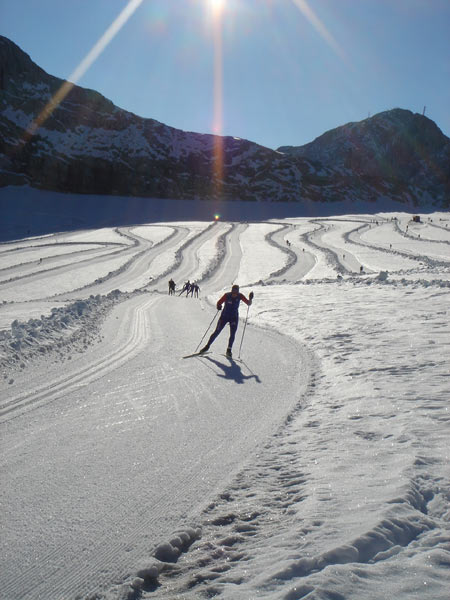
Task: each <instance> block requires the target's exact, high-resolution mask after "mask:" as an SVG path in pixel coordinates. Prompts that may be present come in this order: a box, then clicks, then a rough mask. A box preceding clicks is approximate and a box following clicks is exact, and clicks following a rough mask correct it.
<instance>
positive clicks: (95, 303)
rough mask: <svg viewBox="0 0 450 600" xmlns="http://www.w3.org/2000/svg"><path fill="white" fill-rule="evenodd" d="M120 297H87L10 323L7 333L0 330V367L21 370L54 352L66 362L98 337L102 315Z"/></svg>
mask: <svg viewBox="0 0 450 600" xmlns="http://www.w3.org/2000/svg"><path fill="white" fill-rule="evenodd" d="M124 297H128V295H126V296H125V295H124V294H122V293H121V292H119V291H118V290H114V291H112V292H111V293H109V294H108V295H107V296H99V295H98V296H90V297H89V298H87V299H86V300H77V301H75V302H73V303H72V304H69V305H68V306H64V307H58V308H53V309H52V310H51V314H50V316H44V315H42V316H41V318H40V319H29V320H28V321H27V322H22V321H18V320H15V321H13V323H12V324H11V329H10V331H0V368H2V369H6V368H8V369H10V368H11V367H17V366H19V367H20V368H24V367H25V364H26V363H27V362H29V361H31V360H33V359H35V358H36V357H38V356H44V355H47V354H49V353H50V352H54V351H56V352H57V354H58V355H59V357H60V358H61V359H64V358H67V359H70V354H71V353H72V352H74V351H75V352H77V351H83V350H86V349H87V347H88V346H89V345H90V344H92V343H93V341H94V340H95V339H96V337H97V336H98V332H99V327H100V324H101V322H102V319H103V318H104V317H105V315H106V313H107V312H108V311H109V310H110V308H111V307H112V306H113V305H114V304H116V303H117V302H119V301H120V300H122V299H123V298H124Z"/></svg>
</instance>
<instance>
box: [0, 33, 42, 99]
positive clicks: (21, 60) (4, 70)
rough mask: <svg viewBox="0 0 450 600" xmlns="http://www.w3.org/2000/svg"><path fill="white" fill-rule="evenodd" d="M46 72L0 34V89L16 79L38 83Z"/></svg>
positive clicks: (4, 88)
mask: <svg viewBox="0 0 450 600" xmlns="http://www.w3.org/2000/svg"><path fill="white" fill-rule="evenodd" d="M46 76H47V73H46V72H45V71H44V70H43V69H41V68H40V67H38V65H37V64H36V63H34V62H33V61H32V60H31V58H30V57H29V56H28V54H26V53H25V52H24V51H23V50H21V49H20V48H19V46H17V45H16V44H14V42H12V41H11V40H9V39H8V38H6V37H4V36H0V90H6V89H8V87H9V86H10V85H11V84H13V83H14V82H16V81H17V80H22V81H26V82H28V83H29V84H32V83H40V82H41V81H42V80H43V79H45V77H46Z"/></svg>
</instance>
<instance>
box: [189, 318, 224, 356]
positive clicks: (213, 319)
mask: <svg viewBox="0 0 450 600" xmlns="http://www.w3.org/2000/svg"><path fill="white" fill-rule="evenodd" d="M219 312H220V311H217V312H216V314H215V315H214V317H213V318H212V321H211V323H210V324H209V325H208V329H207V330H206V331H205V333H204V334H203V337H202V339H201V340H200V341H199V343H198V346H197V348H196V349H195V352H197V350H198V349H199V348H200V346H201V345H202V342H203V340H204V338H205V335H206V334H207V333H208V331H209V329H210V327H211V325H212V324H213V323H214V321H215V320H216V317H217V315H218V314H219Z"/></svg>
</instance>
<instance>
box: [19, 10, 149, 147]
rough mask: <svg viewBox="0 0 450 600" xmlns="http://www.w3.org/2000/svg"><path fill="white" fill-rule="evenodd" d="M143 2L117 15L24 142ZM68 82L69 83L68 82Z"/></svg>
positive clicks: (30, 127) (47, 106)
mask: <svg viewBox="0 0 450 600" xmlns="http://www.w3.org/2000/svg"><path fill="white" fill-rule="evenodd" d="M142 2H143V0H130V1H129V2H128V4H127V5H126V6H125V8H124V9H123V10H122V12H121V13H120V14H119V15H118V17H117V18H116V19H115V20H114V21H113V22H112V23H111V25H110V26H109V27H108V29H107V30H106V31H105V33H104V34H103V35H102V36H101V38H100V39H99V40H98V41H97V42H96V43H95V44H94V46H93V47H92V49H91V50H90V51H89V52H88V54H87V55H86V56H85V57H84V58H83V60H82V61H81V63H80V64H79V65H78V67H77V68H76V69H75V71H73V73H71V75H69V77H68V80H67V81H65V82H64V83H63V84H62V86H61V87H60V88H59V90H58V91H57V92H56V93H55V94H54V96H53V97H52V98H51V99H50V100H49V101H48V102H47V104H46V105H45V106H44V108H43V110H42V111H41V113H40V114H39V115H38V116H37V117H36V119H34V121H32V122H31V124H30V125H29V127H28V129H27V132H26V135H25V138H26V139H25V141H27V140H28V139H30V137H32V136H33V135H34V134H35V133H36V131H37V129H39V127H42V125H43V124H44V123H45V121H46V120H47V119H48V118H49V117H50V115H51V114H52V113H53V111H54V110H55V109H56V108H58V106H59V105H60V104H61V102H62V101H63V100H64V98H65V97H66V96H67V94H68V93H69V92H70V90H71V89H72V88H73V87H74V85H76V83H77V82H78V81H79V80H80V79H81V77H82V76H83V75H84V74H85V73H86V71H87V70H88V69H89V67H90V66H91V65H92V64H93V63H94V62H95V61H96V60H97V58H98V57H99V56H100V54H101V53H102V52H103V50H104V49H105V48H106V47H107V46H108V44H109V43H110V42H111V40H113V39H114V37H115V36H116V35H117V33H118V32H119V31H120V30H121V29H122V27H123V26H124V25H125V23H126V22H127V21H128V19H129V18H130V17H131V15H132V14H133V13H134V12H135V11H136V9H137V8H138V7H139V6H140V5H141V4H142ZM69 80H70V81H69Z"/></svg>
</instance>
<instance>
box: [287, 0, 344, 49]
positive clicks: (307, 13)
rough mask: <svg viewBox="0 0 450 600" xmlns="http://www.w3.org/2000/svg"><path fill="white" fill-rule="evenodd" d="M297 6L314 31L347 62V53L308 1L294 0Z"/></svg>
mask: <svg viewBox="0 0 450 600" xmlns="http://www.w3.org/2000/svg"><path fill="white" fill-rule="evenodd" d="M292 2H293V3H294V4H295V6H296V7H297V8H298V9H299V11H300V12H301V13H302V15H303V16H304V17H305V18H306V19H308V21H309V22H310V23H311V25H312V26H313V27H314V29H315V30H316V31H317V32H318V33H319V34H320V35H321V36H322V38H323V39H324V40H325V42H326V43H327V44H328V45H329V46H330V47H331V48H332V49H333V50H334V51H335V52H336V54H337V55H338V56H340V58H342V60H345V58H346V57H345V53H344V51H343V49H342V48H341V47H340V46H339V44H338V43H337V41H336V40H335V39H334V37H333V36H332V35H331V33H330V32H329V31H328V29H327V28H326V27H325V25H324V24H323V23H322V21H321V20H320V19H319V17H318V16H317V15H316V13H315V12H314V11H313V9H312V8H311V7H310V6H309V4H308V2H307V0H292Z"/></svg>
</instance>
